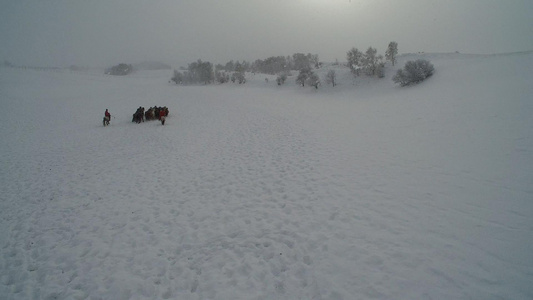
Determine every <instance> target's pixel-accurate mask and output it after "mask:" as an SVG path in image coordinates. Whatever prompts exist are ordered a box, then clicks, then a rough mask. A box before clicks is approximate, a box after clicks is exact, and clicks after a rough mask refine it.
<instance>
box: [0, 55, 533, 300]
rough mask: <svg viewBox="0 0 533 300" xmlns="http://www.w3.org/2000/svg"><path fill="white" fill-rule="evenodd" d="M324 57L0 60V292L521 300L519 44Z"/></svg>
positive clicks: (525, 249)
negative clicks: (207, 81) (35, 64)
mask: <svg viewBox="0 0 533 300" xmlns="http://www.w3.org/2000/svg"><path fill="white" fill-rule="evenodd" d="M416 58H424V59H428V60H430V61H431V62H432V63H433V64H434V65H435V69H436V73H435V75H434V76H433V77H431V78H430V79H428V80H427V81H425V82H423V83H421V84H419V85H417V86H412V87H406V88H401V87H398V86H395V85H394V83H393V82H392V81H391V79H390V78H391V76H392V75H393V74H394V70H393V69H397V68H398V67H402V66H403V64H404V63H405V61H407V60H412V59H416ZM328 68H337V76H338V79H339V86H337V87H335V88H333V87H331V86H326V85H325V84H323V86H322V87H320V89H319V90H315V89H314V88H310V87H305V88H301V87H299V86H296V84H295V83H294V77H292V78H289V79H288V82H287V84H286V85H285V86H281V87H279V86H277V85H276V83H275V80H272V79H273V77H272V76H270V79H271V80H269V82H266V81H265V77H269V76H265V75H261V74H255V75H252V74H248V76H249V78H248V82H247V83H246V84H245V85H234V84H226V85H212V86H186V87H183V86H175V85H172V84H169V83H168V80H169V79H170V77H171V74H170V73H171V72H170V71H168V70H167V71H141V72H137V73H135V74H132V75H131V76H126V77H113V76H105V75H101V73H95V72H70V71H66V70H64V71H36V70H17V69H7V68H1V69H0V104H1V107H2V110H3V114H2V115H3V117H2V126H1V127H0V137H1V139H2V144H1V146H0V164H1V172H0V214H1V216H0V226H1V228H2V230H1V231H0V276H1V277H0V299H46V300H49V299H91V300H96V299H117V300H120V299H532V298H533V285H532V284H531V283H532V282H533V84H532V82H531V70H533V53H532V52H529V53H519V54H508V55H483V56H482V55H462V54H417V55H404V56H402V57H400V61H399V63H398V64H397V66H396V67H394V68H392V67H390V66H389V69H388V71H387V77H386V78H385V79H381V80H378V79H367V78H359V79H357V80H356V81H355V82H354V81H353V80H352V78H351V75H349V73H348V71H347V70H346V69H343V68H341V67H338V66H337V67H335V66H330V67H327V68H325V69H324V70H320V74H321V78H323V75H324V74H325V72H327V69H328ZM294 75H295V74H294ZM154 105H158V106H167V107H168V108H169V109H170V116H169V117H168V119H167V122H166V124H165V126H161V124H160V123H159V122H146V123H142V124H134V123H131V117H132V114H133V113H134V112H135V110H136V108H137V107H139V106H144V107H146V108H148V107H150V106H154ZM106 108H108V109H109V110H110V112H111V114H112V115H113V116H114V118H113V119H112V120H111V126H109V127H105V128H104V127H102V123H101V121H102V117H103V112H104V110H105V109H106Z"/></svg>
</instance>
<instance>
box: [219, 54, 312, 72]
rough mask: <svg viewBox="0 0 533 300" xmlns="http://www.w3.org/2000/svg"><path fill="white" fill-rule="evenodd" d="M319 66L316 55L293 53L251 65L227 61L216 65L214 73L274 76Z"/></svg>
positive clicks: (258, 61)
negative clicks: (250, 73)
mask: <svg viewBox="0 0 533 300" xmlns="http://www.w3.org/2000/svg"><path fill="white" fill-rule="evenodd" d="M319 66H320V61H319V59H318V55H317V54H311V53H307V54H303V53H295V54H293V55H288V56H271V57H269V58H266V59H257V60H256V61H254V62H253V63H249V62H247V61H245V60H243V61H242V62H240V61H233V60H231V61H229V62H227V63H226V64H224V65H222V64H217V65H216V66H215V71H220V72H230V73H231V72H253V73H264V74H271V75H275V74H278V73H281V72H288V71H290V70H297V71H300V70H302V69H305V68H311V67H315V68H318V67H319Z"/></svg>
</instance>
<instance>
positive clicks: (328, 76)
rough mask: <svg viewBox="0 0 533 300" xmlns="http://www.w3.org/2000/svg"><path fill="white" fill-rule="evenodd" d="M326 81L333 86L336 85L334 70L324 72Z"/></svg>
mask: <svg viewBox="0 0 533 300" xmlns="http://www.w3.org/2000/svg"><path fill="white" fill-rule="evenodd" d="M326 83H327V84H331V85H333V86H334V87H335V85H337V74H335V70H329V71H328V73H327V74H326Z"/></svg>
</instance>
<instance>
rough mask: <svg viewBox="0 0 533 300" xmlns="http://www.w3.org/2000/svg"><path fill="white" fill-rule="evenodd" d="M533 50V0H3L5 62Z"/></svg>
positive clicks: (0, 31) (0, 26)
mask: <svg viewBox="0 0 533 300" xmlns="http://www.w3.org/2000/svg"><path fill="white" fill-rule="evenodd" d="M390 41H396V42H398V48H399V52H400V53H407V52H419V51H424V52H453V51H459V52H462V53H503V52H516V51H526V50H533V0H0V60H8V61H10V62H12V63H14V64H16V65H33V66H58V67H65V66H69V65H71V64H76V65H81V66H109V65H113V64H117V63H120V62H125V63H136V62H141V61H145V60H151V61H153V60H157V61H163V62H167V63H170V64H172V65H173V66H174V67H178V66H180V65H186V64H187V63H189V62H192V61H195V60H197V59H202V60H204V61H210V62H213V63H222V64H225V63H226V62H227V61H229V60H243V59H245V60H248V61H254V60H256V59H264V58H267V57H270V56H278V55H284V56H287V55H292V54H293V53H296V52H302V53H313V54H318V55H319V58H320V60H322V61H335V59H339V61H344V60H345V57H346V52H347V51H348V50H350V49H351V48H352V47H356V48H359V49H360V50H363V51H364V50H366V49H367V48H368V47H369V46H372V47H375V48H377V50H378V53H380V54H383V53H384V52H385V49H386V47H387V45H388V43H389V42H390Z"/></svg>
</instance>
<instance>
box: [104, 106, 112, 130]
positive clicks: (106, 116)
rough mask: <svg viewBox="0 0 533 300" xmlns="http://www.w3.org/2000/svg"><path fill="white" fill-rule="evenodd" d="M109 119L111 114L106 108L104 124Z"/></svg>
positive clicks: (107, 123)
mask: <svg viewBox="0 0 533 300" xmlns="http://www.w3.org/2000/svg"><path fill="white" fill-rule="evenodd" d="M109 121H111V114H110V113H109V111H108V110H107V108H106V110H105V113H104V126H106V125H109Z"/></svg>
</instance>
